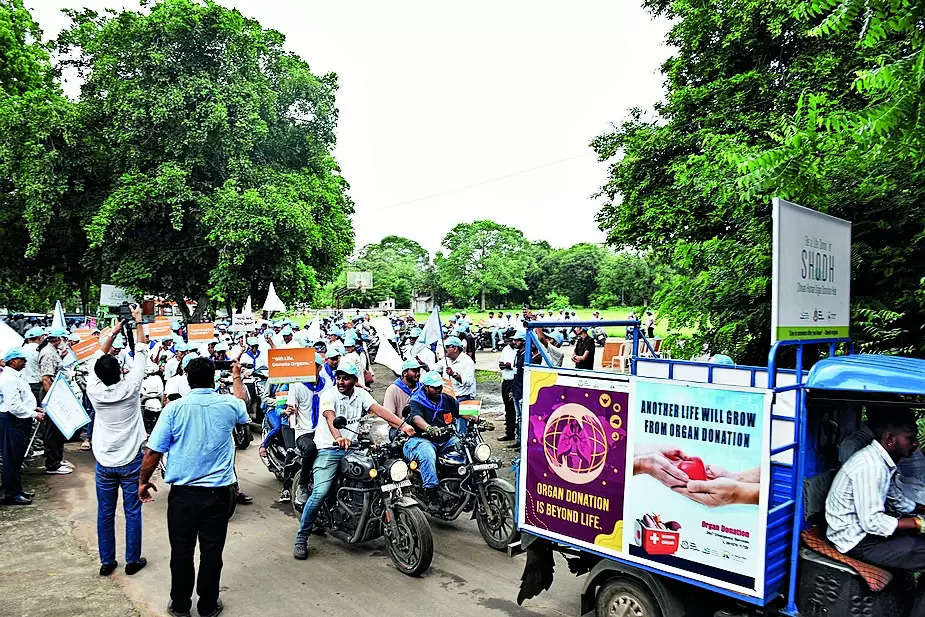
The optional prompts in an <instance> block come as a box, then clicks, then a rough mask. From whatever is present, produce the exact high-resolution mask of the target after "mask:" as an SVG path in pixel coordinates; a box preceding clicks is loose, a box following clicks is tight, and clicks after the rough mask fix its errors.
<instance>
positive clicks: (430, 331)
mask: <svg viewBox="0 0 925 617" xmlns="http://www.w3.org/2000/svg"><path fill="white" fill-rule="evenodd" d="M442 340H443V327H442V326H441V324H440V307H439V306H435V307H434V310H433V311H432V312H431V314H430V317H428V318H427V322H426V323H425V324H424V327H423V328H422V329H421V336H419V337H418V340H417V341H415V343H414V347H412V348H411V357H412V358H413V357H415V356H416V355H418V354H419V353H420V352H421V350H422V349H424V348H425V347H429V346H430V345H431V344H433V343H439V342H440V341H442Z"/></svg>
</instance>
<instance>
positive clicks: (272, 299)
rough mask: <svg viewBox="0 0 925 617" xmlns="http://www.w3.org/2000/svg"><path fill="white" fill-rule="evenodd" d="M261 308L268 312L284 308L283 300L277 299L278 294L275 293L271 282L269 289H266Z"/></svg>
mask: <svg viewBox="0 0 925 617" xmlns="http://www.w3.org/2000/svg"><path fill="white" fill-rule="evenodd" d="M263 310H265V311H269V312H271V313H272V312H276V311H278V312H283V311H285V310H286V305H285V304H283V301H282V300H280V299H279V296H277V295H276V290H275V289H274V288H273V283H272V282H271V283H270V289H269V290H268V291H267V299H266V300H264V302H263Z"/></svg>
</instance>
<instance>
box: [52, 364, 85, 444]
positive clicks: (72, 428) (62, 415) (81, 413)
mask: <svg viewBox="0 0 925 617" xmlns="http://www.w3.org/2000/svg"><path fill="white" fill-rule="evenodd" d="M42 407H43V408H44V409H45V413H47V414H48V417H49V418H51V421H52V422H54V423H55V426H57V427H58V430H59V431H61V434H62V435H64V438H65V439H70V438H71V437H73V436H74V433H75V432H77V429H79V428H80V427H82V426H86V425H87V424H90V416H88V415H87V410H86V409H84V406H83V405H82V404H81V403H80V400H79V399H78V398H77V395H76V394H74V391H73V390H71V386H70V385H69V384H68V383H67V379H66V378H65V377H64V375H63V374H61V373H58V376H57V377H55V380H54V381H53V382H52V384H51V388H49V389H48V393H47V394H45V398H44V399H42Z"/></svg>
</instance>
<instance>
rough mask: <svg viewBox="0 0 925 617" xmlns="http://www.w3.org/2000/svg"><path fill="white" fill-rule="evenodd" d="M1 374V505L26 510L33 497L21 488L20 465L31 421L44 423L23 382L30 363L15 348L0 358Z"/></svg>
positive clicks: (36, 404) (24, 355)
mask: <svg viewBox="0 0 925 617" xmlns="http://www.w3.org/2000/svg"><path fill="white" fill-rule="evenodd" d="M3 361H4V364H6V366H5V367H4V368H3V371H2V372H0V454H2V455H3V469H2V477H3V490H4V499H3V501H2V502H0V503H3V504H4V505H13V506H27V505H29V504H30V503H32V498H33V497H34V496H35V493H33V492H31V491H29V492H26V491H25V490H23V487H22V475H21V473H22V461H23V457H24V456H25V455H26V439H27V435H28V434H29V431H30V429H31V428H32V420H33V419H37V420H39V421H41V420H44V419H45V414H44V413H42V410H41V408H40V407H39V406H38V403H37V402H36V400H35V395H34V394H33V393H32V388H31V387H30V385H29V383H28V382H26V380H25V379H24V378H23V371H24V370H25V367H26V366H28V363H29V360H28V359H27V358H26V354H25V351H24V350H23V349H20V348H14V349H11V350H10V351H8V352H7V354H6V356H5V357H4V358H3Z"/></svg>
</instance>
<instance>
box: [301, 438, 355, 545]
mask: <svg viewBox="0 0 925 617" xmlns="http://www.w3.org/2000/svg"><path fill="white" fill-rule="evenodd" d="M345 454H347V451H346V450H344V449H343V448H337V447H334V448H324V449H323V450H318V456H316V457H315V464H314V465H313V466H312V476H313V479H314V482H315V484H314V486H312V494H311V495H309V496H308V501H306V502H305V507H304V508H303V509H302V519H301V521H300V522H299V531H297V532H296V534H295V541H296V543H297V544H302V543H305V542H308V535H309V534H310V533H311V532H312V527H313V526H314V524H315V516H316V515H317V514H318V509H319V508H320V507H321V504H322V503H324V500H325V499H326V498H327V496H328V491H330V490H331V485H333V484H334V480H335V478H337V470H338V467H340V462H341V460H342V459H343V458H344V455H345Z"/></svg>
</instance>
